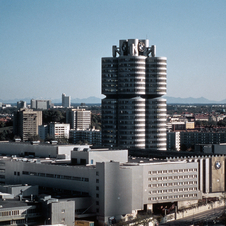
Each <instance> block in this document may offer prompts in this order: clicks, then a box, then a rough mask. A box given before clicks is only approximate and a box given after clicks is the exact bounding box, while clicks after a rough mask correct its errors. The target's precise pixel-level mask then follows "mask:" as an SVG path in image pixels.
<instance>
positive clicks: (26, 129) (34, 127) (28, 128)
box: [13, 108, 42, 141]
mask: <svg viewBox="0 0 226 226" xmlns="http://www.w3.org/2000/svg"><path fill="white" fill-rule="evenodd" d="M39 125H42V112H41V111H33V110H32V109H27V108H25V109H21V110H18V111H15V112H14V118H13V133H14V135H17V136H19V137H20V138H21V139H22V140H23V141H26V140H28V139H29V138H30V137H32V136H35V135H38V126H39Z"/></svg>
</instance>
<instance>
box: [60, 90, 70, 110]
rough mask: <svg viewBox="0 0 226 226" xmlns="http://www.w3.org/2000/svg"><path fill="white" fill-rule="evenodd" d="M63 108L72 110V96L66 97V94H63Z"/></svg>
mask: <svg viewBox="0 0 226 226" xmlns="http://www.w3.org/2000/svg"><path fill="white" fill-rule="evenodd" d="M62 106H63V107H64V108H70V107H71V96H66V94H65V93H62Z"/></svg>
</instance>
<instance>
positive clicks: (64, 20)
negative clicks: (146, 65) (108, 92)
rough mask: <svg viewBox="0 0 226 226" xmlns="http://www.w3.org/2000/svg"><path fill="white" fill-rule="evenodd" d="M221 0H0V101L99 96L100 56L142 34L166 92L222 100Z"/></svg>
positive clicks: (225, 40) (224, 23)
mask: <svg viewBox="0 0 226 226" xmlns="http://www.w3.org/2000/svg"><path fill="white" fill-rule="evenodd" d="M225 10H226V1H225V0H216V1H214V0H183V1H182V0H170V1H169V0H158V1H157V0H140V1H137V0H123V1H122V0H112V1H111V0H60V1H59V0H35V1H30V0H19V1H18V0H0V62H1V63H0V73H1V75H0V84H1V85H0V87H1V88H0V99H3V100H4V99H14V98H20V99H23V98H26V97H29V98H43V99H47V98H51V99H60V98H61V94H62V93H66V94H67V95H70V96H71V97H72V98H86V97H89V96H96V97H103V96H102V95H101V57H108V56H112V45H117V46H118V43H119V40H120V39H130V38H138V39H145V38H147V39H149V42H150V45H156V46H157V56H165V57H167V60H168V65H167V68H168V72H167V96H173V97H182V98H184V97H205V98H208V99H210V100H223V99H225V98H226V91H225V78H226V76H225V71H226V13H225Z"/></svg>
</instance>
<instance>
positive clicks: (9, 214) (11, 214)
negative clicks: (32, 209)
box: [0, 210, 19, 217]
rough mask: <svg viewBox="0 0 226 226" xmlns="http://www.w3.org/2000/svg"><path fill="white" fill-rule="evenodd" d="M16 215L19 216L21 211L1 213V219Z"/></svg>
mask: <svg viewBox="0 0 226 226" xmlns="http://www.w3.org/2000/svg"><path fill="white" fill-rule="evenodd" d="M15 215H19V210H10V211H4V212H0V217H7V216H15Z"/></svg>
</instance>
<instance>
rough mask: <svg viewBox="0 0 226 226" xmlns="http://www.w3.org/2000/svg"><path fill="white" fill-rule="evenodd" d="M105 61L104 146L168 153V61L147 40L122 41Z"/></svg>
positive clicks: (103, 74) (103, 92) (103, 62)
mask: <svg viewBox="0 0 226 226" xmlns="http://www.w3.org/2000/svg"><path fill="white" fill-rule="evenodd" d="M112 50H113V57H106V58H102V94H104V95H106V98H105V99H103V100H102V143H103V145H105V146H108V147H122V148H142V149H151V150H166V101H165V100H163V99H157V98H158V97H161V96H162V95H164V94H166V65H167V63H166V58H165V57H155V54H156V47H155V46H154V45H153V46H151V47H149V41H148V40H138V39H128V40H120V41H119V47H117V46H113V48H112Z"/></svg>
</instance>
